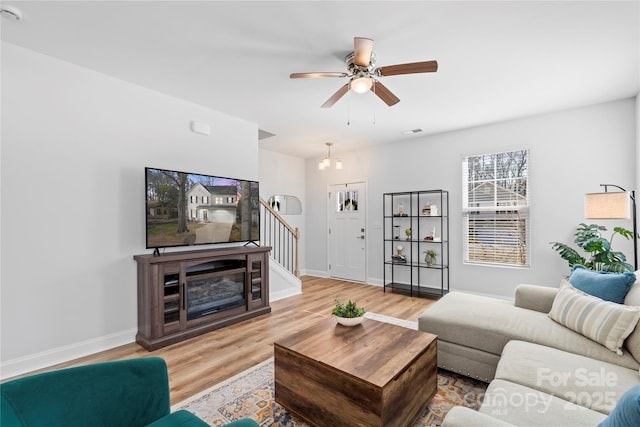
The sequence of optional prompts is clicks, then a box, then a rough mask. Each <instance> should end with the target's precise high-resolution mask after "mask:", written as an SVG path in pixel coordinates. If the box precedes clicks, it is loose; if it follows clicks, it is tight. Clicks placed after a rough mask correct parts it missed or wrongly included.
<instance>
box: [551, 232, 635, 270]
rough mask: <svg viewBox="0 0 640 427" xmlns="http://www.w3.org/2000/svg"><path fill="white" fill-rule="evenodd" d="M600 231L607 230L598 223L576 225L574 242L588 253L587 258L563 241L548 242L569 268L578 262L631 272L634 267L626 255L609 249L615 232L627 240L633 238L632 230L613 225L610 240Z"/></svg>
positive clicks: (599, 267) (593, 268)
mask: <svg viewBox="0 0 640 427" xmlns="http://www.w3.org/2000/svg"><path fill="white" fill-rule="evenodd" d="M602 231H607V228H606V227H604V226H602V225H598V224H589V225H587V224H584V223H580V225H578V226H577V227H576V232H575V233H574V237H575V239H574V243H575V244H576V245H578V247H579V248H580V249H582V250H583V251H584V252H586V253H587V254H588V255H590V258H589V259H586V258H585V257H584V256H582V255H581V254H580V252H578V250H576V249H574V248H572V247H570V246H568V245H566V244H564V243H561V242H550V244H551V247H552V248H553V250H555V251H556V252H558V254H559V255H560V257H561V258H562V259H564V260H566V261H567V263H568V264H569V267H570V268H573V266H574V265H576V264H578V265H583V266H585V267H586V268H588V269H590V270H600V271H608V272H616V273H623V272H633V271H634V267H633V266H632V265H631V264H628V263H627V262H626V261H627V257H626V256H625V255H624V254H623V253H622V252H618V251H613V250H611V241H612V240H613V237H614V236H615V235H616V234H619V235H621V236H622V237H624V238H625V239H627V240H628V239H633V238H634V235H633V232H632V231H629V230H627V229H625V228H623V227H614V229H613V235H612V236H611V239H610V240H611V241H610V240H607V239H605V238H604V237H602V235H601V234H600V233H601V232H602Z"/></svg>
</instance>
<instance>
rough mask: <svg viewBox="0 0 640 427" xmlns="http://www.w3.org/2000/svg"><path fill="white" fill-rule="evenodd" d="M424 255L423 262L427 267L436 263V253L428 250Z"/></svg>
mask: <svg viewBox="0 0 640 427" xmlns="http://www.w3.org/2000/svg"><path fill="white" fill-rule="evenodd" d="M424 254H425V255H424V262H426V263H427V266H429V267H431V266H432V265H433V264H435V263H436V260H437V259H438V252H436V251H434V250H433V249H429V250H428V251H424Z"/></svg>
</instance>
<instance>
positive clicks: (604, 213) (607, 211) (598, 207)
mask: <svg viewBox="0 0 640 427" xmlns="http://www.w3.org/2000/svg"><path fill="white" fill-rule="evenodd" d="M600 186H601V187H604V193H589V194H585V196H584V217H585V218H587V219H629V211H631V218H632V219H633V266H634V267H635V269H636V271H637V270H638V225H637V219H636V192H635V191H630V192H627V191H626V190H625V189H624V188H622V187H620V186H618V185H614V184H600ZM607 187H615V188H617V189H619V190H620V191H614V192H611V193H609V192H608V191H607ZM629 204H631V209H629Z"/></svg>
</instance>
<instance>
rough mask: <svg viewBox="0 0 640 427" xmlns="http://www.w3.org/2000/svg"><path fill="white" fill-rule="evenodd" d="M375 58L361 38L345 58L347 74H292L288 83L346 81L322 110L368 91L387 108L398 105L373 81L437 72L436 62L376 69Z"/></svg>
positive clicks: (382, 87) (370, 45)
mask: <svg viewBox="0 0 640 427" xmlns="http://www.w3.org/2000/svg"><path fill="white" fill-rule="evenodd" d="M376 60H377V57H376V54H375V52H374V51H373V40H371V39H368V38H365V37H354V38H353V52H351V53H350V54H348V55H347V57H346V58H345V62H346V63H347V71H348V72H347V73H341V72H315V73H292V74H291V75H290V76H289V77H290V78H292V79H298V78H310V77H349V78H350V79H349V83H347V84H345V85H344V86H342V87H341V88H340V89H338V91H337V92H336V93H334V94H333V95H332V96H331V97H330V98H329V99H327V101H326V102H325V103H324V104H322V108H329V107H331V106H333V104H335V103H336V102H337V101H338V100H339V99H340V98H342V96H344V94H345V93H347V92H348V91H349V89H351V90H352V91H354V92H356V93H365V92H367V91H368V90H371V91H372V92H373V93H375V94H376V95H377V96H378V97H379V98H380V99H382V100H383V101H384V102H385V103H386V104H387V105H388V106H390V107H391V106H392V105H395V104H397V103H398V102H400V99H399V98H398V97H397V96H395V95H394V94H393V93H392V92H391V91H390V90H389V89H387V87H386V86H384V85H383V84H382V83H380V82H379V81H378V79H376V77H386V76H396V75H398V74H415V73H434V72H436V71H438V62H437V61H423V62H412V63H409V64H398V65H388V66H386V67H376Z"/></svg>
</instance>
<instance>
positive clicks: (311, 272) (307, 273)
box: [304, 270, 329, 277]
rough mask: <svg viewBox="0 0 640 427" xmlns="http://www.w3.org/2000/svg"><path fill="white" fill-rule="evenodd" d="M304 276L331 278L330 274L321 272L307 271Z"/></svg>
mask: <svg viewBox="0 0 640 427" xmlns="http://www.w3.org/2000/svg"><path fill="white" fill-rule="evenodd" d="M304 274H305V275H307V276H314V277H329V273H328V272H326V271H321V270H305V271H304Z"/></svg>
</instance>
